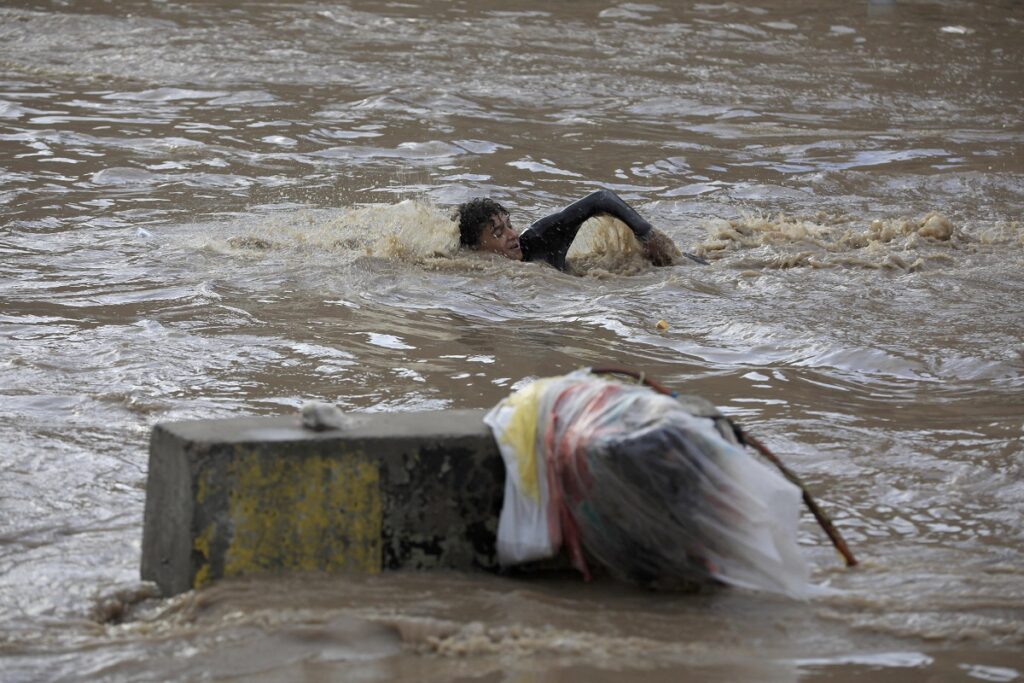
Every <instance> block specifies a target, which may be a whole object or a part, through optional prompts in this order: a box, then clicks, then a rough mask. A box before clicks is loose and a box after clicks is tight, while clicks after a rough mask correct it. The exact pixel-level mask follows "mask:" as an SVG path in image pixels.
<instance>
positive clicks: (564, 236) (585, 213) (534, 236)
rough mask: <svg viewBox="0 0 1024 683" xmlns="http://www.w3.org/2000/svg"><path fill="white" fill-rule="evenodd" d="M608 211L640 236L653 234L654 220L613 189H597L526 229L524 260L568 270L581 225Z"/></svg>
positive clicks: (639, 237)
mask: <svg viewBox="0 0 1024 683" xmlns="http://www.w3.org/2000/svg"><path fill="white" fill-rule="evenodd" d="M605 213H606V214H609V215H611V216H614V217H615V218H618V219H619V220H620V221H622V222H623V223H625V224H626V225H628V226H629V229H630V230H632V231H633V234H634V235H636V237H637V239H639V240H644V239H646V238H647V235H648V234H650V232H651V230H652V228H651V224H650V223H648V222H647V221H645V220H644V219H643V218H642V217H641V216H640V214H638V213H637V212H636V211H634V210H633V209H632V207H630V206H629V204H627V203H626V202H624V201H622V199H621V198H620V197H619V196H618V195H617V194H615V193H614V192H612V191H611V190H598V191H597V192H593V193H591V194H589V195H587V196H586V197H584V198H583V199H581V200H579V201H577V202H573V203H572V204H570V205H569V206H567V207H565V208H564V209H562V210H561V211H559V212H557V213H553V214H551V215H550V216H545V217H544V218H541V219H540V220H539V221H537V222H535V223H534V224H533V225H531V226H530V227H529V228H527V229H526V230H524V231H523V234H522V235H520V236H519V246H520V247H521V248H522V250H523V260H524V261H546V262H548V263H550V264H551V265H553V266H554V267H555V268H558V269H559V270H565V255H566V253H568V251H569V247H570V246H572V241H573V240H574V239H576V233H577V232H579V230H580V226H581V225H583V223H584V222H585V221H586V220H587V219H589V218H593V217H594V216H597V215H600V214H605Z"/></svg>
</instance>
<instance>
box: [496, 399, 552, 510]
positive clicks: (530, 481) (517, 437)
mask: <svg viewBox="0 0 1024 683" xmlns="http://www.w3.org/2000/svg"><path fill="white" fill-rule="evenodd" d="M550 383H551V379H539V380H537V381H536V382H533V383H532V384H530V385H528V386H525V387H523V388H522V389H520V390H519V391H517V392H516V393H514V394H512V395H511V396H509V397H508V398H507V399H505V401H506V402H507V404H508V406H509V407H510V408H512V416H511V417H510V418H509V421H508V425H506V427H505V433H504V434H502V437H501V441H502V443H504V444H506V445H508V446H509V447H511V448H512V450H513V451H514V452H515V454H516V462H517V464H518V465H519V467H518V470H519V483H520V486H521V492H522V493H523V494H524V495H526V496H528V497H529V498H530V499H531V500H533V501H534V502H535V503H538V504H539V503H540V489H539V487H538V483H537V447H536V445H537V401H539V400H540V396H541V394H542V393H543V391H544V389H545V387H547V385H548V384H550Z"/></svg>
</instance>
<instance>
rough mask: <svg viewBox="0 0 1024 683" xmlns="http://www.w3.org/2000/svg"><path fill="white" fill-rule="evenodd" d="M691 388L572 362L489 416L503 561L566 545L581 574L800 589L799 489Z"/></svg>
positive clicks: (666, 583)
mask: <svg viewBox="0 0 1024 683" xmlns="http://www.w3.org/2000/svg"><path fill="white" fill-rule="evenodd" d="M702 405H703V404H702V403H701V402H700V400H699V399H698V400H692V399H691V400H689V401H687V400H677V399H675V398H672V397H669V396H665V395H662V394H659V393H657V392H655V391H653V390H651V389H649V388H647V387H644V386H639V385H633V384H624V383H621V382H618V381H615V380H609V379H605V378H603V377H600V376H595V375H592V374H590V373H589V372H587V371H579V372H575V373H572V374H569V375H565V376H563V377H555V378H547V379H541V380H537V381H536V382H534V383H532V384H530V385H528V386H527V387H525V388H523V389H521V390H520V391H518V392H516V393H515V394H513V395H512V396H510V397H508V398H506V399H504V400H503V401H502V402H501V403H499V404H498V405H497V406H495V408H494V409H492V410H491V411H490V412H489V413H488V414H487V417H486V418H485V421H486V422H487V423H488V424H489V425H490V426H491V428H492V430H493V432H494V434H495V438H496V439H497V442H498V446H499V448H500V449H501V453H502V457H503V458H504V460H505V465H506V470H507V474H508V476H507V478H506V489H505V502H504V507H503V509H502V513H501V519H500V521H499V525H498V559H499V561H500V562H501V563H502V564H503V565H513V564H519V563H523V562H529V561H533V560H540V559H544V558H548V557H552V556H554V555H556V554H557V553H558V552H560V550H561V549H562V548H564V549H565V550H567V551H568V553H569V557H570V558H571V559H572V562H573V564H574V566H575V567H576V568H577V569H579V570H580V572H581V573H582V574H583V575H584V577H586V578H589V577H590V568H591V566H592V565H599V566H601V567H603V568H605V569H606V570H607V571H608V572H609V573H611V574H612V575H614V576H616V577H617V578H620V579H623V580H626V581H630V582H633V583H638V584H641V585H645V586H650V587H654V588H660V589H676V588H689V587H693V586H694V585H697V584H703V583H709V582H723V583H727V584H731V585H735V586H743V587H748V588H754V589H760V590H766V591H771V592H778V593H785V594H788V595H793V596H803V595H805V594H806V592H807V588H808V583H807V567H806V565H805V563H804V561H803V558H802V557H801V555H800V552H799V549H798V547H797V523H798V520H799V514H800V500H801V493H800V489H799V488H797V487H796V486H794V485H793V484H791V483H790V482H788V481H786V480H785V479H784V478H783V477H782V476H781V475H779V474H778V473H777V472H775V471H774V470H772V469H770V468H768V467H767V466H766V465H764V464H762V463H761V462H760V461H759V460H757V459H756V458H755V457H754V456H753V455H752V454H751V453H750V452H748V451H747V450H745V449H744V448H742V447H740V446H738V445H737V444H736V443H735V442H734V441H730V440H729V439H728V438H727V436H728V434H727V433H725V432H723V431H721V430H720V429H719V426H718V425H719V423H720V421H716V419H715V417H714V411H713V410H711V411H707V410H701V409H695V406H698V407H701V406H702Z"/></svg>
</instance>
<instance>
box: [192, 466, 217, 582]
mask: <svg viewBox="0 0 1024 683" xmlns="http://www.w3.org/2000/svg"><path fill="white" fill-rule="evenodd" d="M199 481H200V482H203V481H204V480H202V479H200V480H199ZM205 491H206V487H205V484H201V485H200V487H199V492H198V493H197V494H196V498H197V499H198V498H199V495H200V493H202V494H204V495H205ZM214 531H215V527H214V526H213V525H212V524H207V525H206V528H205V529H203V531H202V532H201V533H200V534H199V535H198V536H196V537H195V539H194V540H193V541H192V548H193V549H194V550H195V551H196V552H197V553H199V554H200V555H201V556H202V558H203V563H202V564H201V565H200V566H199V569H198V570H197V571H196V575H195V577H194V578H193V579H192V587H193V588H202V587H203V586H205V585H206V584H207V583H209V582H210V539H211V538H213V534H214Z"/></svg>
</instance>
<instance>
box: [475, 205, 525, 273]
mask: <svg viewBox="0 0 1024 683" xmlns="http://www.w3.org/2000/svg"><path fill="white" fill-rule="evenodd" d="M477 249H478V250H480V251H489V252H492V253H494V254H501V255H502V256H504V257H505V258H510V259H512V260H513V261H522V260H523V250H522V249H521V248H520V247H519V235H518V234H517V233H516V231H515V229H513V228H512V223H511V222H510V221H509V219H508V214H506V213H496V214H494V215H493V216H491V220H490V221H489V222H488V223H487V224H486V225H484V228H483V230H481V231H480V242H479V245H478V246H477Z"/></svg>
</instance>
